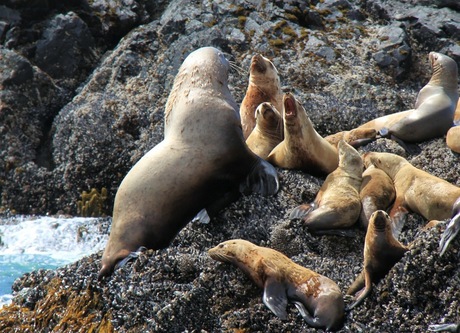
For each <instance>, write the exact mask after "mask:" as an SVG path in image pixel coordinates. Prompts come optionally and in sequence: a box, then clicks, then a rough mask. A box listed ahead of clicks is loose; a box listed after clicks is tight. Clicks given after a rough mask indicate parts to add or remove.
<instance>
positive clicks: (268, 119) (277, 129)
mask: <svg viewBox="0 0 460 333" xmlns="http://www.w3.org/2000/svg"><path fill="white" fill-rule="evenodd" d="M255 118H256V124H257V126H258V127H259V128H261V129H263V131H264V133H271V132H273V134H277V135H279V136H281V137H282V132H283V126H282V123H283V119H282V118H281V114H280V113H279V111H278V110H277V109H276V108H275V106H274V105H273V104H272V103H269V102H264V103H261V104H260V105H259V106H258V107H257V109H256V112H255Z"/></svg>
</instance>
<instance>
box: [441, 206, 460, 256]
mask: <svg viewBox="0 0 460 333" xmlns="http://www.w3.org/2000/svg"><path fill="white" fill-rule="evenodd" d="M459 232H460V198H458V199H457V200H455V203H454V205H453V207H452V217H451V218H450V221H449V223H448V224H447V227H446V230H444V232H443V233H442V236H441V240H440V241H439V252H440V253H441V254H440V255H441V256H442V255H443V254H444V253H445V252H446V250H447V249H448V248H449V245H450V243H451V242H452V241H453V240H454V239H455V237H457V235H458V233H459Z"/></svg>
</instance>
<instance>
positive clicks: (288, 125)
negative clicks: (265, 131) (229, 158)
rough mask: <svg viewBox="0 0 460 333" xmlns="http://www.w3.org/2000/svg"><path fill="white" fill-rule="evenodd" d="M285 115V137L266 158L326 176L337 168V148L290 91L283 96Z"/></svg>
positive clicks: (286, 166) (280, 164) (285, 165)
mask: <svg viewBox="0 0 460 333" xmlns="http://www.w3.org/2000/svg"><path fill="white" fill-rule="evenodd" d="M283 118H284V140H283V141H282V142H281V143H280V144H278V145H277V146H276V147H275V148H274V149H273V150H272V152H271V153H270V155H268V157H267V161H269V162H270V163H272V164H274V165H277V166H279V167H281V168H286V169H299V170H303V171H305V172H308V173H310V174H313V175H327V174H329V173H331V172H332V171H334V170H335V169H336V168H337V165H338V163H339V155H338V152H337V149H336V148H335V147H333V146H332V145H331V144H330V143H329V142H327V141H326V140H324V138H323V137H321V136H320V135H319V134H318V133H317V132H316V130H315V129H314V127H313V124H312V123H311V121H310V119H309V118H308V115H307V112H306V111H305V109H304V108H303V106H302V104H300V103H299V102H298V101H297V100H296V99H295V97H294V95H292V94H291V93H287V94H285V95H284V97H283Z"/></svg>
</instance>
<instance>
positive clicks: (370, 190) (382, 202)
mask: <svg viewBox="0 0 460 333" xmlns="http://www.w3.org/2000/svg"><path fill="white" fill-rule="evenodd" d="M365 165H366V163H365ZM395 196H396V190H395V186H394V184H393V180H392V179H391V178H390V177H389V176H388V175H387V174H386V173H385V172H384V171H383V170H380V169H379V168H376V167H375V166H374V165H373V164H369V163H367V165H366V170H364V172H363V181H362V183H361V188H360V190H359V197H360V199H361V206H362V209H361V215H360V222H361V226H362V227H364V229H367V226H368V224H369V219H370V217H371V215H372V214H373V213H374V212H375V211H376V210H385V211H386V210H387V209H388V208H389V207H390V206H391V204H392V203H393V201H394V199H395Z"/></svg>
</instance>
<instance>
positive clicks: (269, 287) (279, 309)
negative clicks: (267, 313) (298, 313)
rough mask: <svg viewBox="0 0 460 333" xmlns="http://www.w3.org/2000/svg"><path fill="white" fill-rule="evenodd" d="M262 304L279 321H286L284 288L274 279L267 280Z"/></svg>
mask: <svg viewBox="0 0 460 333" xmlns="http://www.w3.org/2000/svg"><path fill="white" fill-rule="evenodd" d="M263 301H264V304H265V305H266V306H267V307H268V308H269V309H270V310H271V311H272V312H273V313H274V314H275V315H276V316H277V317H278V318H280V319H281V320H286V319H287V312H286V307H287V303H288V301H287V296H286V287H285V286H284V285H283V284H282V283H280V282H279V281H277V280H276V279H274V278H271V277H269V278H267V280H266V281H265V286H264V296H263Z"/></svg>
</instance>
